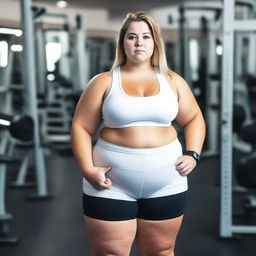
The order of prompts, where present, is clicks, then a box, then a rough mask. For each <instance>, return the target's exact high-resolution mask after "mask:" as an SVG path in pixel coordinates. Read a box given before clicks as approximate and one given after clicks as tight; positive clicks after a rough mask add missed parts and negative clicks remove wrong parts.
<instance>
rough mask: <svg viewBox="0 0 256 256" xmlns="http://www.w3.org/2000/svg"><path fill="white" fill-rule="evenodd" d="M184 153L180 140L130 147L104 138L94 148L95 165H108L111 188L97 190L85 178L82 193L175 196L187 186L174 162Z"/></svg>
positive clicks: (130, 197)
mask: <svg viewBox="0 0 256 256" xmlns="http://www.w3.org/2000/svg"><path fill="white" fill-rule="evenodd" d="M181 155H182V147H181V144H180V142H179V140H178V139H175V140H174V141H173V142H171V143H169V144H167V145H164V146H160V147H154V148H131V147H125V146H120V145H116V144H113V143H110V142H107V141H105V140H103V139H101V138H99V139H98V141H97V143H96V144H95V145H94V147H93V151H92V157H93V163H94V166H101V167H109V166H111V167H112V168H111V170H110V171H109V172H108V173H107V174H106V175H107V176H108V177H109V178H110V179H111V181H112V187H111V189H105V190H97V189H96V188H94V187H93V186H92V185H91V184H90V183H89V182H88V181H87V180H86V179H85V178H84V179H83V192H84V194H86V195H89V196H95V197H102V198H111V199H119V200H127V201H136V200H138V199H141V198H156V197H163V196H168V195H174V194H178V193H181V192H184V191H186V190H187V189H188V184H187V177H186V176H181V175H180V174H179V172H178V171H177V170H176V167H175V165H174V162H175V161H176V159H177V158H178V157H179V156H181Z"/></svg>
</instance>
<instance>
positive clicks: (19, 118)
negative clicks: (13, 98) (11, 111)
mask: <svg viewBox="0 0 256 256" xmlns="http://www.w3.org/2000/svg"><path fill="white" fill-rule="evenodd" d="M0 129H8V130H9V132H10V134H11V135H12V137H14V138H16V139H19V140H22V141H31V140H32V139H33V129H34V122H33V119H32V118H31V117H30V116H28V115H13V116H12V115H6V114H3V113H0Z"/></svg>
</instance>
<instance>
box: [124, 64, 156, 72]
mask: <svg viewBox="0 0 256 256" xmlns="http://www.w3.org/2000/svg"><path fill="white" fill-rule="evenodd" d="M122 68H123V69H124V70H126V71H131V72H144V71H148V70H151V69H152V66H151V63H150V62H143V63H131V62H128V61H127V62H126V63H125V64H124V65H123V66H122Z"/></svg>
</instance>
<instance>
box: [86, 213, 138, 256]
mask: <svg viewBox="0 0 256 256" xmlns="http://www.w3.org/2000/svg"><path fill="white" fill-rule="evenodd" d="M85 225H86V230H87V233H88V236H89V242H90V247H91V251H92V256H110V255H115V256H128V255H129V254H130V250H131V247H132V243H133V241H134V238H135V234H136V229H137V222H136V219H132V220H125V221H105V220H98V219H94V218H90V217H87V216H85Z"/></svg>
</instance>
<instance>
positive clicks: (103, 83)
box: [85, 71, 112, 96]
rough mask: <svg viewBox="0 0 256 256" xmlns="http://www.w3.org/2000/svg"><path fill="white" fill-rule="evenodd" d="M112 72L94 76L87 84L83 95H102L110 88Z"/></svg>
mask: <svg viewBox="0 0 256 256" xmlns="http://www.w3.org/2000/svg"><path fill="white" fill-rule="evenodd" d="M111 82H112V72H111V71H108V72H103V73H100V74H97V75H95V76H94V77H93V78H92V79H91V80H90V81H89V83H88V84H87V86H86V88H85V93H97V94H98V95H104V96H105V93H106V92H107V91H108V90H109V88H110V87H111Z"/></svg>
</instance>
